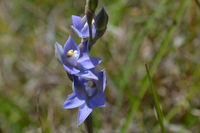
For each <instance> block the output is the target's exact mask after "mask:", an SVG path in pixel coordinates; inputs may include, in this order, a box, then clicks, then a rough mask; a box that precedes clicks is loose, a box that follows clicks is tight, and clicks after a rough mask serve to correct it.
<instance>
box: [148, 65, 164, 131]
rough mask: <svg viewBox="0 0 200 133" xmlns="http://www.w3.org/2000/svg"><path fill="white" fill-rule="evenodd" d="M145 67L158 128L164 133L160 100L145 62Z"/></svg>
mask: <svg viewBox="0 0 200 133" xmlns="http://www.w3.org/2000/svg"><path fill="white" fill-rule="evenodd" d="M145 67H146V72H147V77H148V80H149V84H150V89H151V93H152V96H153V101H154V104H155V108H156V114H157V118H158V121H159V124H160V128H161V131H162V133H165V132H166V130H165V127H164V124H163V121H164V116H163V112H162V110H161V108H160V102H159V99H158V95H157V93H156V90H155V88H154V86H153V82H152V78H151V75H150V72H149V68H148V66H147V64H145Z"/></svg>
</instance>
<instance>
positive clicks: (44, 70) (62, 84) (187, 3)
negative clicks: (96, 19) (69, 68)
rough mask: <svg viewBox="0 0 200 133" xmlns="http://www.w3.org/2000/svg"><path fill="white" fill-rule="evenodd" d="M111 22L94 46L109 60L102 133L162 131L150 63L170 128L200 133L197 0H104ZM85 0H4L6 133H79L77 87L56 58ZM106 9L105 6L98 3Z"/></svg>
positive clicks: (1, 108) (0, 39)
mask: <svg viewBox="0 0 200 133" xmlns="http://www.w3.org/2000/svg"><path fill="white" fill-rule="evenodd" d="M103 5H105V9H106V10H107V12H108V15H109V16H110V18H109V24H108V29H107V32H106V34H105V35H104V36H103V38H102V39H100V40H98V42H97V44H96V45H94V47H93V49H92V55H93V56H98V57H101V58H102V59H104V62H103V64H102V66H103V67H105V68H106V71H107V77H108V81H107V88H106V96H107V106H106V107H105V108H99V109H95V111H94V113H93V116H94V118H93V119H94V130H95V133H121V132H122V133H145V132H149V133H160V128H159V123H158V121H157V119H156V117H155V109H154V103H153V100H152V99H153V98H152V95H151V93H150V91H149V83H148V80H147V75H146V71H145V66H144V64H145V63H146V64H148V65H149V67H150V73H151V74H152V77H153V82H154V87H155V88H156V89H157V94H158V97H159V99H160V101H159V102H160V104H161V105H162V110H163V113H164V116H165V127H166V129H167V132H170V133H199V132H200V127H199V123H200V100H199V99H200V82H199V81H200V80H199V79H200V60H199V57H200V30H199V27H200V9H199V8H198V6H197V5H196V3H195V0H181V1H171V0H101V1H100V2H99V7H102V6H103ZM84 7H85V1H84V0H1V1H0V60H1V61H0V132H2V133H40V132H44V133H78V132H83V131H84V126H80V127H77V126H76V112H77V110H71V111H70V110H64V109H62V104H63V102H64V100H65V98H66V97H67V95H68V94H69V93H70V92H71V91H72V90H71V81H70V80H68V77H67V76H66V74H65V72H64V70H63V68H62V66H61V65H60V64H59V63H58V62H57V60H56V59H55V57H54V48H53V44H54V42H55V40H57V41H58V42H60V43H61V44H63V43H64V42H65V41H66V40H67V38H68V36H69V34H72V35H73V38H74V39H76V41H77V42H78V41H80V40H78V38H77V37H76V36H75V34H74V33H73V32H72V30H71V29H70V25H71V15H82V16H83V15H84ZM98 9H99V8H98Z"/></svg>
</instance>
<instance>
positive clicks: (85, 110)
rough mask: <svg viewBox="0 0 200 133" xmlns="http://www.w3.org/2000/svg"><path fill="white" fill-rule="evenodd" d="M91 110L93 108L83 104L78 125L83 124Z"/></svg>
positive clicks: (79, 111) (79, 112)
mask: <svg viewBox="0 0 200 133" xmlns="http://www.w3.org/2000/svg"><path fill="white" fill-rule="evenodd" d="M91 112H92V109H91V108H89V107H88V106H87V105H86V104H83V105H82V106H80V108H79V110H78V121H77V124H78V125H80V124H82V123H83V122H84V121H85V119H86V118H87V117H88V116H89V115H90V113H91Z"/></svg>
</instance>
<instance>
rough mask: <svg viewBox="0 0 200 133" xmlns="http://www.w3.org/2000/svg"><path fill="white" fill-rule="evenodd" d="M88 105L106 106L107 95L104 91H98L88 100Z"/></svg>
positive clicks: (92, 106)
mask: <svg viewBox="0 0 200 133" xmlns="http://www.w3.org/2000/svg"><path fill="white" fill-rule="evenodd" d="M88 105H89V106H90V107H91V108H94V107H101V106H104V105H105V95H104V93H103V91H100V92H97V94H96V95H94V96H93V97H91V98H90V99H89V100H88Z"/></svg>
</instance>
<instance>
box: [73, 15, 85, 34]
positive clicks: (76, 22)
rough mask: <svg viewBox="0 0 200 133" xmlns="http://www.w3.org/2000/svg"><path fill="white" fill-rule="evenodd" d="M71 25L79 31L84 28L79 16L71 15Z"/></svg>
mask: <svg viewBox="0 0 200 133" xmlns="http://www.w3.org/2000/svg"><path fill="white" fill-rule="evenodd" d="M72 25H73V27H74V28H75V29H77V30H79V31H81V29H82V28H83V26H84V23H83V19H82V18H81V17H79V16H74V15H72Z"/></svg>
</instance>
